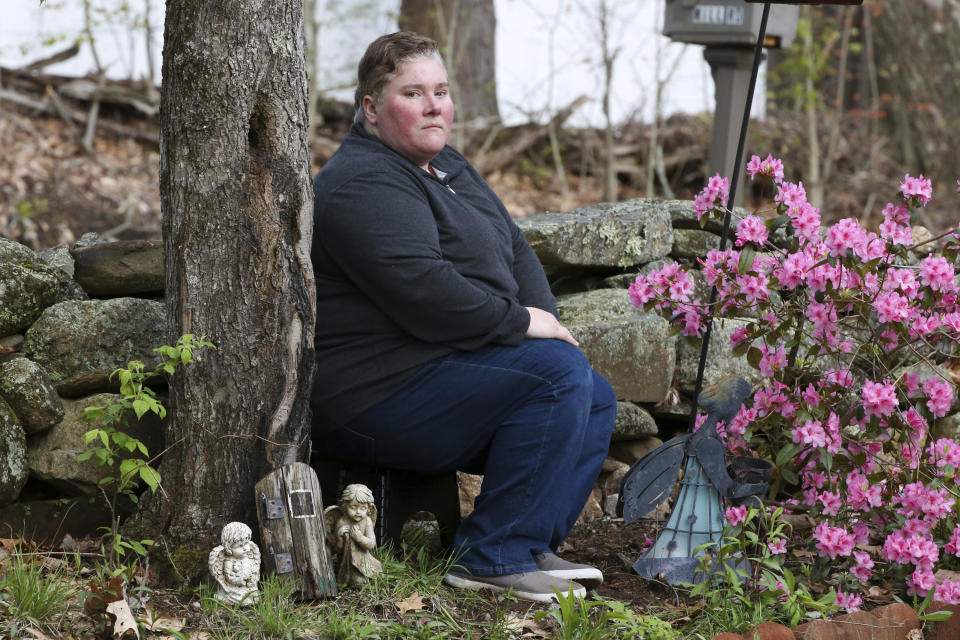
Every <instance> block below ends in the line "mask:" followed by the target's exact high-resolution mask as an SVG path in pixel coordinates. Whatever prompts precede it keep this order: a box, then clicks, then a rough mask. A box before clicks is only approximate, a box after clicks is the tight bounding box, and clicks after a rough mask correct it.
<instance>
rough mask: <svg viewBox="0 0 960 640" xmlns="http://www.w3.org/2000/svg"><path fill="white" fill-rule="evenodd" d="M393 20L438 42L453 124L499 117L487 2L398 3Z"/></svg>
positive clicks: (492, 24)
mask: <svg viewBox="0 0 960 640" xmlns="http://www.w3.org/2000/svg"><path fill="white" fill-rule="evenodd" d="M399 22H400V28H401V29H404V30H407V31H416V32H417V33H420V34H423V35H425V36H428V37H430V38H433V39H434V40H436V41H437V42H438V43H439V44H440V51H441V53H442V54H443V58H444V60H445V61H446V63H447V74H448V76H449V78H450V90H451V94H452V95H453V100H454V103H455V104H456V106H457V119H458V120H460V121H461V122H467V121H469V120H473V119H475V118H499V117H500V110H499V108H498V107H497V82H496V73H495V72H496V47H495V42H496V39H495V32H496V27H497V18H496V14H495V13H494V8H493V0H401V2H400V20H399Z"/></svg>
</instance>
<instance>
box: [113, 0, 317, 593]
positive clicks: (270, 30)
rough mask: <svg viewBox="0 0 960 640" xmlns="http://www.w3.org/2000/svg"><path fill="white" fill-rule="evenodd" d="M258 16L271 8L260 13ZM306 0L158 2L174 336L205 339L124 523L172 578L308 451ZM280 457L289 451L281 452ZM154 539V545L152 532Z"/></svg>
mask: <svg viewBox="0 0 960 640" xmlns="http://www.w3.org/2000/svg"><path fill="white" fill-rule="evenodd" d="M268 9H269V10H268ZM302 19H303V16H302V0H277V1H275V2H272V3H269V6H267V5H264V3H262V2H260V1H258V0H211V1H210V2H193V1H192V0H168V3H167V12H166V25H165V31H164V49H163V86H162V94H161V108H160V113H161V117H160V129H161V147H160V154H161V166H160V190H161V204H162V210H163V244H164V260H165V273H166V295H167V310H168V317H169V323H170V329H169V335H170V341H171V343H172V342H173V340H175V339H176V337H177V336H179V335H180V334H183V333H193V334H197V335H205V336H206V337H207V339H209V340H211V341H213V342H214V343H215V344H216V345H217V349H216V350H207V351H203V352H200V353H198V357H197V359H196V361H195V362H194V363H192V364H190V365H189V366H187V367H185V368H184V369H183V370H178V371H177V373H176V375H175V376H174V377H173V378H172V379H171V381H170V404H171V410H170V412H169V414H168V415H169V417H170V422H169V427H168V434H167V443H168V444H169V445H170V449H169V451H168V453H167V454H166V456H165V457H164V459H163V461H162V463H161V467H160V471H161V473H162V475H163V487H164V493H163V494H162V495H161V494H160V493H158V494H157V496H155V497H154V499H152V500H149V501H147V502H146V503H145V506H144V507H143V508H141V510H140V512H139V513H138V518H137V519H136V521H135V522H134V523H133V524H132V525H131V527H132V528H133V530H134V531H139V530H142V529H141V527H143V526H144V525H145V526H146V527H149V529H148V530H150V531H151V532H152V533H153V534H154V535H159V536H160V537H161V540H162V542H163V543H164V545H163V546H162V547H161V548H163V549H165V551H166V554H167V557H166V558H158V560H160V561H163V560H165V559H166V560H169V561H170V563H171V564H172V565H173V569H174V570H175V571H176V572H177V573H178V574H179V577H181V578H186V579H188V580H194V579H196V578H197V577H199V576H201V575H203V574H204V572H205V571H206V554H207V553H208V552H209V550H210V548H211V547H212V546H213V545H215V544H216V539H217V537H218V536H219V533H220V529H221V528H222V527H223V525H224V524H226V523H228V522H230V521H233V520H240V521H244V522H246V523H247V524H250V525H251V526H252V528H254V529H256V526H255V522H256V519H255V516H254V513H255V511H254V500H253V487H254V484H255V483H256V482H257V481H258V480H259V479H260V477H261V476H263V475H265V474H266V473H267V472H268V471H269V470H271V469H272V468H273V467H275V466H276V465H277V464H279V463H280V462H283V461H284V458H285V456H287V455H291V457H295V456H296V455H297V453H298V452H303V451H304V450H305V446H304V445H305V443H306V440H307V438H308V437H309V434H310V424H309V422H310V414H309V406H308V396H309V389H310V384H311V379H312V374H313V368H314V356H313V353H314V352H313V344H312V343H313V329H314V315H315V302H314V295H315V293H314V284H313V273H312V267H311V264H310V259H309V244H310V240H311V234H312V225H313V222H312V207H313V192H312V189H311V182H310V165H309V157H308V147H307V140H306V129H307V120H308V118H307V88H306V76H305V73H304V48H303V25H302ZM288 459H289V458H288ZM151 537H153V536H151Z"/></svg>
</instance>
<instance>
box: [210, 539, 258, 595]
mask: <svg viewBox="0 0 960 640" xmlns="http://www.w3.org/2000/svg"><path fill="white" fill-rule="evenodd" d="M252 535H253V532H252V531H251V530H250V527H248V526H247V525H245V524H244V523H242V522H231V523H229V524H228V525H226V526H225V527H224V528H223V531H221V532H220V542H221V544H219V545H217V546H216V547H214V549H213V551H211V552H210V557H209V560H208V564H209V566H210V573H211V574H212V575H213V577H214V578H215V579H216V581H217V583H218V584H219V585H220V589H219V590H218V591H217V594H216V598H217V600H221V601H223V602H227V603H229V604H241V605H248V604H253V603H254V602H256V601H257V599H258V598H259V597H260V592H259V591H257V582H259V580H260V549H258V548H257V545H256V544H255V543H254V542H253V541H252V540H251V539H250V538H251V537H252Z"/></svg>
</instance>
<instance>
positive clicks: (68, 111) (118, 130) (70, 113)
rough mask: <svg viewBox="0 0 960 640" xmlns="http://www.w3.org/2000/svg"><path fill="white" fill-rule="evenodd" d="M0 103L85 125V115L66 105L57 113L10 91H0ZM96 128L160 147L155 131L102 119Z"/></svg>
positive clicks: (44, 102) (28, 97)
mask: <svg viewBox="0 0 960 640" xmlns="http://www.w3.org/2000/svg"><path fill="white" fill-rule="evenodd" d="M0 102H9V103H11V104H15V105H17V106H20V107H25V108H27V109H33V110H34V111H35V112H37V113H43V114H49V115H59V116H60V117H64V118H68V119H70V120H72V121H74V122H76V123H80V124H83V125H84V126H86V123H87V114H86V113H83V112H81V111H78V110H76V109H72V108H70V107H68V106H66V105H61V106H62V111H58V110H57V109H56V108H55V107H54V106H53V105H52V104H51V103H50V102H47V101H44V100H38V99H36V98H33V97H31V96H28V95H24V94H22V93H19V92H17V91H12V90H10V89H0ZM97 126H99V127H100V128H101V129H106V130H107V131H110V132H111V133H115V134H117V135H119V136H126V137H130V138H134V139H136V140H140V141H142V142H147V143H149V144H151V145H153V146H154V147H159V146H160V136H159V134H158V133H157V131H156V130H144V129H137V128H135V127H128V126H125V125H122V124H117V123H116V122H111V121H107V120H103V119H101V120H100V122H99V123H98V125H97Z"/></svg>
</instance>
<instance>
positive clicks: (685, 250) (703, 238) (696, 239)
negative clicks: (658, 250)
mask: <svg viewBox="0 0 960 640" xmlns="http://www.w3.org/2000/svg"><path fill="white" fill-rule="evenodd" d="M719 248H720V236H718V235H717V234H715V233H712V232H710V231H702V230H700V229H674V230H673V248H672V249H671V250H670V257H671V258H677V259H680V258H687V259H695V258H702V257H705V256H706V255H707V253H708V252H709V251H710V250H711V249H719Z"/></svg>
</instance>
